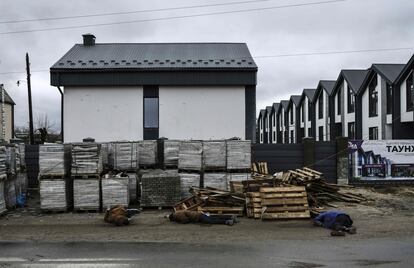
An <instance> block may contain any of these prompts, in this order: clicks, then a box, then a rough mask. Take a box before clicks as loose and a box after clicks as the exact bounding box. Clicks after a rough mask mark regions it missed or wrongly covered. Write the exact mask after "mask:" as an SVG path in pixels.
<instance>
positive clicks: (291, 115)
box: [289, 108, 293, 125]
mask: <svg viewBox="0 0 414 268" xmlns="http://www.w3.org/2000/svg"><path fill="white" fill-rule="evenodd" d="M289 115H290V124H291V125H292V124H293V108H292V109H291V110H290V112H289Z"/></svg>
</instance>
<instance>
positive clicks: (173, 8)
mask: <svg viewBox="0 0 414 268" xmlns="http://www.w3.org/2000/svg"><path fill="white" fill-rule="evenodd" d="M270 1H275V0H254V1H239V2H228V3H219V4H206V5H195V6H182V7H168V8H158V9H143V10H134V11H121V12H111V13H96V14H85V15H74V16H63V17H49V18H33V19H23V20H8V21H0V24H7V23H21V22H34V21H49V20H67V19H80V18H92V17H105V16H115V15H128V14H138V13H147V12H161V11H172V10H182V9H194V8H204V7H218V6H230V5H241V4H250V3H260V2H270Z"/></svg>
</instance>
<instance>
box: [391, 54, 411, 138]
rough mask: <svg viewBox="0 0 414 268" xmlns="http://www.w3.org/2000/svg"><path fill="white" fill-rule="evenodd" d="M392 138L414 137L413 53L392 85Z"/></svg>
mask: <svg viewBox="0 0 414 268" xmlns="http://www.w3.org/2000/svg"><path fill="white" fill-rule="evenodd" d="M393 92H394V105H393V107H394V109H393V111H394V119H393V138H394V139H414V55H413V56H412V57H411V59H410V60H409V61H408V63H407V64H406V65H405V67H404V69H403V70H402V71H401V73H400V75H399V76H398V77H397V79H396V81H395V85H394V91H393Z"/></svg>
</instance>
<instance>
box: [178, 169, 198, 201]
mask: <svg viewBox="0 0 414 268" xmlns="http://www.w3.org/2000/svg"><path fill="white" fill-rule="evenodd" d="M179 176H180V183H181V199H184V198H187V197H190V196H191V194H190V188H191V187H193V186H196V187H200V178H201V176H200V174H198V173H182V172H180V173H179Z"/></svg>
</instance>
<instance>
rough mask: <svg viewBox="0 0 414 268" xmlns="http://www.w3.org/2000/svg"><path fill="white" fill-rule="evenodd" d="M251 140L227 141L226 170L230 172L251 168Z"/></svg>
mask: <svg viewBox="0 0 414 268" xmlns="http://www.w3.org/2000/svg"><path fill="white" fill-rule="evenodd" d="M251 151H252V148H251V142H250V141H248V140H247V141H245V140H228V141H227V153H226V155H227V170H228V171H230V172H237V171H244V172H246V171H250V168H251V161H252V160H251V158H252V156H251V154H252V153H251Z"/></svg>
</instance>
